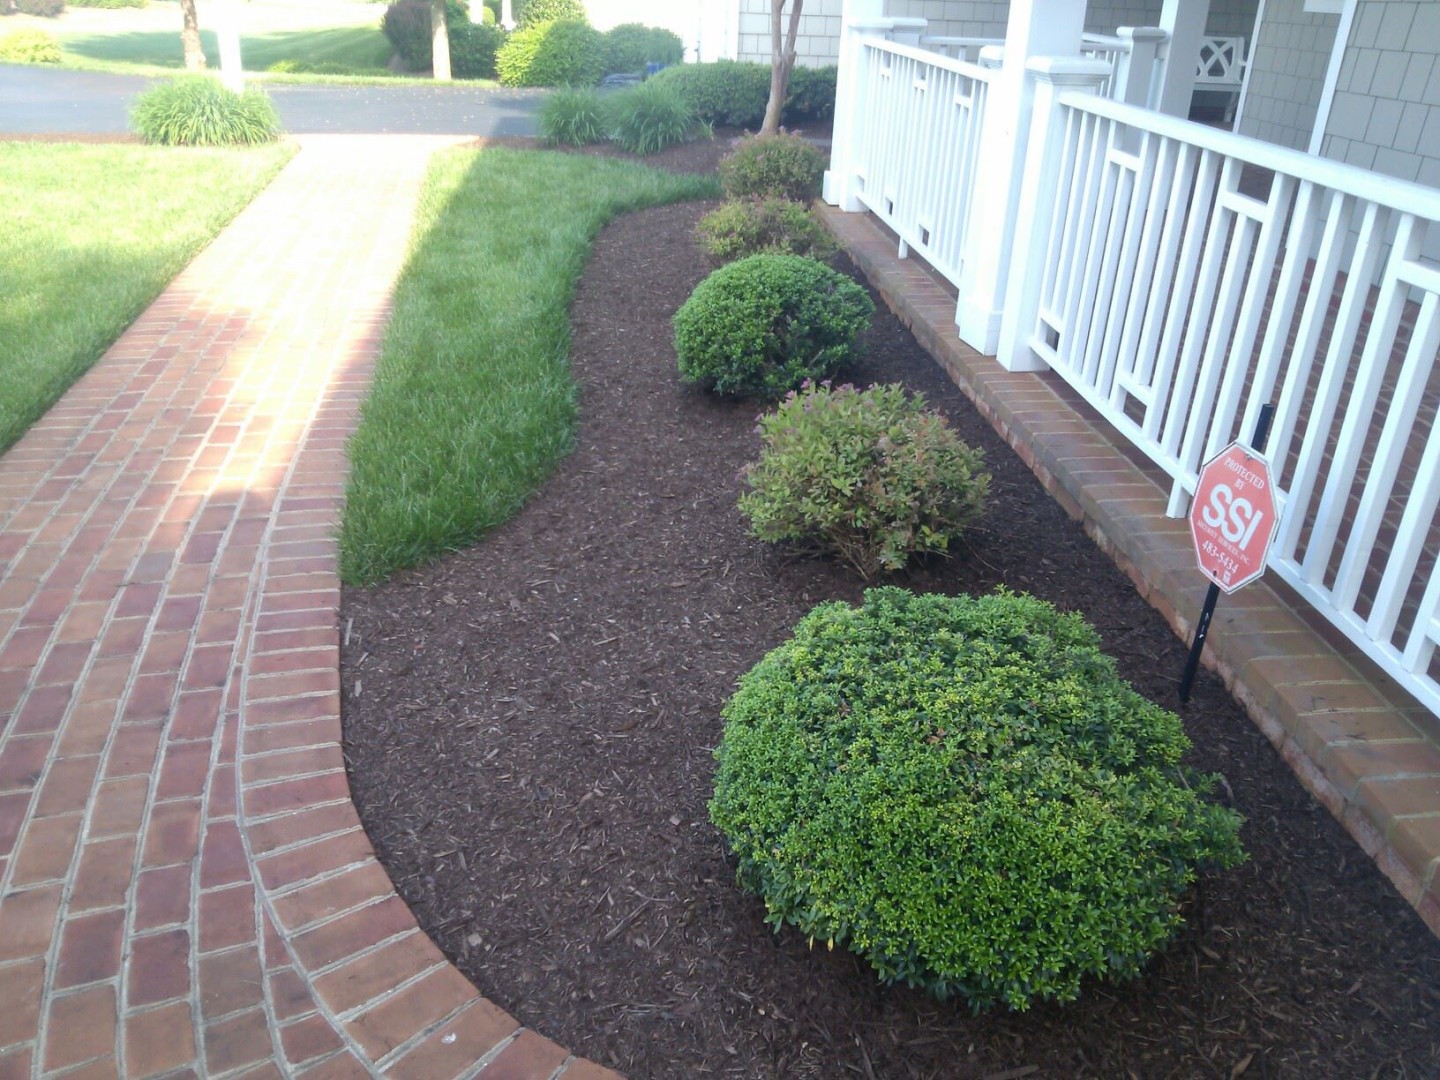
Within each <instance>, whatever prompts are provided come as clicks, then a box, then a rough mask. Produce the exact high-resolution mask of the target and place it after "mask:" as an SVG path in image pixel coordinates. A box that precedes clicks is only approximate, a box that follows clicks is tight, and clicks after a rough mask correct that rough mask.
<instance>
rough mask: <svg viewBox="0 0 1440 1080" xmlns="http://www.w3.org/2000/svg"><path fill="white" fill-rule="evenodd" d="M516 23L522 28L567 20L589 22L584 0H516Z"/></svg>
mask: <svg viewBox="0 0 1440 1080" xmlns="http://www.w3.org/2000/svg"><path fill="white" fill-rule="evenodd" d="M513 6H514V9H515V12H514V13H515V25H516V26H518V27H520V28H521V29H522V30H523V29H524V28H526V27H528V26H538V25H540V24H541V23H547V22H557V21H560V20H567V21H572V22H588V21H589V17H588V16H587V15H586V13H585V2H584V0H516V2H515V4H514V5H513Z"/></svg>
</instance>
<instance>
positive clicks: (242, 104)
mask: <svg viewBox="0 0 1440 1080" xmlns="http://www.w3.org/2000/svg"><path fill="white" fill-rule="evenodd" d="M130 123H131V126H132V127H134V129H135V131H136V132H137V133H138V134H139V135H140V137H141V138H142V139H144V140H145V141H146V142H148V143H159V144H161V145H163V146H250V145H254V144H257V143H266V142H273V141H274V140H275V139H277V138H278V137H279V136H280V117H279V115H278V114H277V113H276V112H275V106H274V105H272V104H271V102H270V98H269V97H268V96H266V94H265V92H264V91H263V90H259V89H257V88H256V87H253V86H252V87H249V88H248V89H246V90H245V92H244V93H243V94H237V93H235V91H233V90H230V89H228V88H226V87H225V86H223V85H221V83H220V81H219V80H218V79H216V78H214V77H213V76H210V75H181V76H179V77H178V78H175V79H171V80H170V81H168V82H165V83H162V84H161V85H159V86H157V87H155V88H154V89H153V90H147V91H146V92H145V93H143V94H141V95H140V97H139V98H138V99H137V100H136V102H135V107H134V108H133V109H132V110H131V112H130Z"/></svg>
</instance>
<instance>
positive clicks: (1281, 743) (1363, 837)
mask: <svg viewBox="0 0 1440 1080" xmlns="http://www.w3.org/2000/svg"><path fill="white" fill-rule="evenodd" d="M821 213H822V216H823V218H824V220H825V222H826V224H827V225H828V226H829V228H830V229H831V231H832V232H833V233H834V234H835V236H836V237H837V238H838V239H839V241H840V242H841V244H842V245H843V246H844V247H845V248H846V249H847V250H848V251H849V253H850V255H851V257H852V258H853V259H854V260H855V262H856V264H857V265H858V266H859V267H860V268H861V269H862V270H863V271H864V273H865V274H866V275H867V276H868V277H869V279H870V280H871V282H872V283H873V284H874V286H875V287H876V289H878V290H879V292H880V293H881V295H882V296H883V297H884V299H885V301H886V303H887V304H888V305H889V306H890V307H891V308H892V309H893V310H894V311H895V312H896V313H897V315H899V317H900V318H901V319H902V320H903V321H904V322H905V323H906V324H907V325H908V326H909V327H910V328H911V330H912V331H913V332H914V334H915V336H916V339H917V340H919V341H920V342H921V344H922V345H923V346H924V347H925V348H926V349H927V351H929V352H930V354H931V355H932V356H934V357H935V359H936V361H937V362H938V363H939V364H940V365H941V366H942V367H944V368H945V369H946V371H947V372H948V373H949V374H950V376H951V378H952V379H954V380H955V382H956V383H957V384H958V385H959V386H960V387H961V389H963V390H964V391H965V392H966V393H967V394H968V395H969V396H970V398H971V399H972V400H973V401H974V402H975V405H976V407H977V408H978V409H979V410H980V412H981V414H982V415H983V416H985V417H986V418H987V419H988V420H989V421H990V422H991V423H992V424H993V425H994V426H995V428H996V430H997V431H999V432H1000V434H1001V435H1002V436H1004V437H1005V438H1006V440H1007V441H1008V442H1009V443H1010V445H1011V446H1013V447H1014V448H1015V451H1016V452H1017V453H1018V454H1019V455H1020V457H1021V458H1022V459H1023V460H1024V461H1025V462H1026V463H1027V464H1028V465H1030V467H1031V468H1032V469H1033V470H1034V471H1035V473H1036V475H1037V476H1038V477H1039V478H1040V480H1041V482H1042V483H1044V485H1045V486H1046V488H1047V489H1048V490H1049V491H1050V493H1051V494H1052V495H1054V497H1055V498H1056V499H1058V500H1059V501H1060V503H1061V504H1062V505H1063V506H1064V507H1065V508H1066V510H1067V511H1068V512H1069V513H1070V514H1071V515H1072V516H1073V517H1075V518H1077V519H1080V520H1082V521H1083V522H1084V525H1085V528H1086V531H1087V532H1088V533H1089V534H1090V535H1091V536H1092V537H1093V538H1094V539H1095V541H1096V543H1097V544H1098V545H1099V546H1100V548H1101V549H1102V550H1103V551H1105V552H1106V553H1107V554H1109V555H1110V556H1111V557H1112V558H1113V559H1114V560H1115V562H1116V563H1117V564H1118V565H1119V566H1120V567H1121V569H1123V570H1124V571H1125V572H1126V573H1127V574H1129V576H1130V577H1131V579H1132V580H1133V581H1134V582H1135V585H1136V588H1138V589H1139V590H1140V592H1141V593H1142V595H1144V596H1145V598H1146V599H1147V600H1148V601H1149V602H1150V603H1151V604H1152V605H1153V606H1154V607H1155V608H1156V609H1157V610H1158V611H1160V612H1161V613H1162V614H1163V615H1164V616H1165V617H1166V619H1168V620H1169V622H1170V624H1171V625H1172V626H1173V627H1174V628H1175V630H1176V632H1177V633H1178V634H1180V635H1181V636H1183V637H1186V638H1188V637H1189V636H1190V634H1191V632H1192V630H1193V627H1194V625H1195V621H1196V619H1197V618H1198V616H1199V612H1200V608H1201V605H1202V604H1203V602H1204V597H1205V591H1206V582H1205V580H1204V578H1203V577H1201V575H1200V573H1199V571H1198V570H1197V569H1196V568H1195V557H1194V551H1193V547H1192V544H1191V541H1190V535H1189V528H1188V525H1187V524H1186V522H1185V521H1184V520H1180V519H1175V518H1168V517H1166V516H1165V511H1166V506H1167V503H1168V501H1169V488H1170V483H1171V482H1170V478H1169V477H1168V476H1166V475H1165V474H1164V473H1163V472H1162V471H1161V470H1160V469H1158V468H1157V467H1155V466H1152V465H1150V464H1149V463H1148V462H1146V461H1145V460H1144V459H1143V458H1141V457H1140V455H1139V454H1138V453H1137V452H1136V451H1135V450H1134V449H1132V448H1130V447H1129V445H1128V443H1126V442H1125V440H1124V439H1123V437H1121V436H1120V435H1119V434H1118V433H1117V432H1116V431H1115V430H1114V429H1113V428H1112V427H1111V426H1110V425H1109V424H1108V423H1107V422H1106V421H1105V420H1103V419H1102V418H1101V417H1100V416H1099V415H1098V414H1097V413H1096V412H1094V410H1092V409H1090V408H1089V407H1088V406H1087V405H1086V404H1085V403H1084V402H1083V401H1081V400H1080V398H1079V396H1078V395H1077V394H1075V393H1074V392H1073V391H1072V390H1071V389H1070V388H1069V387H1068V386H1067V385H1066V384H1065V383H1064V382H1063V381H1062V380H1061V379H1060V378H1059V377H1058V376H1055V375H1052V374H1050V373H1043V374H1033V373H1012V372H1007V371H1005V370H1004V369H1003V368H1001V366H1000V365H999V364H998V363H997V362H996V361H995V360H994V358H992V357H986V356H981V355H979V354H978V353H976V352H975V351H974V350H972V349H970V348H969V347H968V346H966V345H965V344H964V343H962V342H961V341H960V339H959V337H958V335H957V333H956V330H955V322H954V318H955V299H954V295H953V292H952V290H951V289H950V287H949V286H948V285H947V284H946V283H945V282H944V280H943V279H942V278H941V277H940V276H939V275H937V274H935V273H933V272H932V271H930V270H928V268H927V267H926V266H925V265H924V264H923V263H921V262H920V261H918V260H914V259H905V260H902V259H899V258H898V257H897V256H896V243H895V239H894V237H893V234H891V233H890V232H889V231H888V230H886V229H885V227H884V226H883V225H881V224H880V223H879V222H878V221H877V220H876V219H875V218H873V217H872V216H871V215H868V214H847V213H842V212H840V211H839V210H837V209H835V208H834V207H829V206H823V207H821ZM1204 660H1205V663H1206V665H1207V666H1209V667H1210V668H1212V669H1214V670H1216V671H1217V672H1218V673H1219V674H1220V675H1221V676H1222V677H1223V678H1224V680H1225V682H1226V685H1227V686H1229V687H1230V688H1231V690H1232V692H1233V693H1234V694H1235V696H1236V698H1237V699H1238V700H1239V701H1240V702H1241V703H1242V704H1243V705H1244V706H1245V708H1246V710H1247V711H1248V712H1249V714H1250V716H1251V717H1252V718H1253V719H1254V721H1255V723H1256V724H1257V725H1258V726H1259V727H1260V728H1261V730H1262V731H1263V732H1264V733H1265V735H1266V736H1267V737H1268V738H1269V739H1270V741H1271V743H1272V744H1273V745H1274V746H1275V748H1276V749H1277V750H1278V751H1279V753H1280V754H1281V756H1282V757H1284V759H1285V760H1286V762H1287V763H1289V764H1290V766H1291V767H1292V768H1293V769H1294V770H1295V772H1296V773H1297V775H1298V776H1299V777H1300V779H1301V781H1302V782H1303V783H1304V784H1305V786H1306V787H1307V788H1309V789H1310V791H1312V792H1313V793H1314V794H1315V796H1316V798H1318V799H1319V800H1320V801H1321V802H1322V803H1323V804H1324V805H1325V806H1326V807H1328V808H1329V810H1330V811H1331V813H1333V814H1334V815H1335V817H1336V818H1337V819H1339V820H1340V822H1341V823H1342V824H1343V825H1344V826H1345V827H1346V829H1347V830H1348V831H1349V832H1350V834H1351V835H1352V836H1353V837H1354V838H1355V840H1356V841H1357V842H1358V843H1359V844H1360V846H1361V847H1362V848H1363V849H1364V850H1365V852H1366V853H1367V854H1368V855H1370V857H1371V858H1373V859H1374V860H1375V862H1376V863H1377V864H1378V865H1379V867H1380V869H1381V870H1382V871H1383V872H1384V873H1385V874H1386V875H1387V876H1388V877H1389V878H1390V880H1391V881H1392V882H1393V883H1394V885H1395V887H1396V888H1397V889H1398V890H1399V891H1400V893H1401V895H1402V896H1404V898H1405V899H1406V900H1407V901H1408V902H1409V903H1410V904H1411V905H1412V906H1413V907H1414V908H1415V909H1416V911H1417V912H1418V913H1419V914H1420V917H1421V918H1422V919H1423V920H1424V921H1425V923H1426V925H1428V926H1429V927H1430V929H1431V930H1432V931H1434V932H1435V933H1436V934H1437V935H1440V719H1437V717H1436V716H1435V715H1434V714H1433V713H1431V712H1430V711H1429V710H1428V709H1426V708H1424V707H1423V706H1421V705H1420V704H1419V703H1418V702H1417V701H1416V700H1415V699H1414V698H1413V697H1412V696H1411V695H1410V694H1408V693H1407V692H1406V691H1405V690H1403V689H1402V688H1400V687H1399V686H1398V685H1397V684H1396V683H1395V681H1394V680H1393V679H1391V678H1390V677H1389V676H1387V675H1385V674H1384V673H1383V672H1382V671H1381V670H1380V669H1379V668H1378V667H1377V666H1376V665H1375V664H1374V663H1373V662H1372V661H1371V660H1370V659H1369V658H1368V657H1366V656H1365V655H1364V654H1363V653H1361V652H1360V650H1359V649H1358V648H1357V647H1356V646H1354V645H1352V644H1351V643H1350V642H1349V641H1348V640H1347V639H1345V638H1344V637H1343V636H1342V635H1341V634H1339V633H1338V632H1337V631H1336V630H1335V629H1334V628H1333V627H1332V626H1331V625H1330V624H1329V623H1328V622H1327V621H1326V620H1325V619H1324V617H1323V616H1321V615H1319V614H1318V613H1316V612H1315V611H1314V609H1313V608H1312V607H1311V606H1310V605H1309V604H1307V603H1306V602H1305V601H1303V600H1302V599H1300V597H1299V596H1297V595H1296V594H1295V593H1294V592H1293V591H1292V590H1291V589H1290V588H1288V587H1287V586H1286V585H1285V584H1284V583H1282V582H1280V581H1279V580H1278V579H1277V578H1276V577H1275V576H1274V575H1273V574H1272V575H1269V576H1267V578H1266V579H1265V580H1263V581H1261V582H1258V583H1256V584H1254V585H1251V586H1249V587H1248V588H1246V589H1244V590H1243V591H1241V592H1238V593H1236V594H1234V595H1232V596H1229V597H1226V598H1225V599H1224V601H1223V603H1222V604H1221V605H1220V606H1219V608H1218V609H1217V611H1216V614H1215V618H1214V622H1213V623H1212V626H1211V633H1210V638H1209V641H1208V644H1207V648H1206V651H1205V657H1204Z"/></svg>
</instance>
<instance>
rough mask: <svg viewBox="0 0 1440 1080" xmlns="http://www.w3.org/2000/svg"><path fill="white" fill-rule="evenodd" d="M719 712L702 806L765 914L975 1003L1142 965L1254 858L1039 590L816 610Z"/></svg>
mask: <svg viewBox="0 0 1440 1080" xmlns="http://www.w3.org/2000/svg"><path fill="white" fill-rule="evenodd" d="M724 717H725V729H724V735H723V737H722V740H721V742H720V745H719V747H718V749H717V751H716V757H717V759H718V761H719V768H718V771H717V774H716V779H715V796H714V799H713V800H712V802H711V804H710V816H711V818H712V820H713V821H714V823H715V824H716V825H717V826H718V827H719V829H720V830H721V832H722V833H723V834H724V835H725V837H726V839H727V841H728V842H729V845H730V847H731V849H732V851H733V852H734V854H735V857H736V858H737V860H738V864H739V880H740V882H741V884H742V885H743V886H744V887H745V888H746V889H748V890H750V891H752V892H755V893H756V894H758V895H759V896H760V898H761V899H763V900H764V902H765V909H766V913H767V914H766V918H767V921H768V922H769V923H770V924H771V925H772V926H774V927H775V928H776V929H777V930H778V929H779V928H780V927H781V926H782V925H784V924H787V923H788V924H790V925H793V926H795V927H797V928H798V929H799V930H800V932H801V933H802V934H804V935H805V936H807V937H808V938H810V939H811V942H812V943H813V942H815V941H821V942H824V943H826V944H828V945H831V946H837V945H838V946H841V947H843V948H847V949H850V950H852V951H854V952H855V953H857V954H858V955H859V956H861V957H863V958H864V959H865V960H866V961H867V962H868V963H869V964H870V965H871V966H872V967H873V968H874V969H875V971H876V972H877V973H878V974H879V976H880V978H881V979H882V980H883V981H885V982H887V983H893V982H903V983H906V984H909V985H911V986H915V987H919V988H922V989H924V990H926V991H928V992H929V993H930V994H932V995H934V996H935V997H937V998H949V997H954V996H959V997H961V998H964V999H965V1000H967V1001H969V1002H970V1004H971V1005H972V1006H973V1007H974V1008H975V1009H976V1010H980V1009H985V1008H989V1007H991V1006H995V1005H1002V1004H1003V1005H1007V1006H1009V1007H1010V1008H1012V1009H1024V1008H1026V1007H1027V1006H1028V1005H1029V1004H1030V1003H1031V1002H1032V1001H1034V1000H1036V999H1055V1000H1059V1001H1068V1000H1071V999H1073V998H1075V997H1076V996H1077V995H1078V994H1079V992H1080V985H1081V980H1082V979H1083V978H1084V977H1086V976H1089V975H1096V976H1110V977H1126V976H1131V975H1134V974H1135V973H1136V972H1138V971H1139V970H1140V968H1141V967H1142V965H1144V963H1145V961H1146V958H1147V957H1149V956H1150V955H1151V954H1152V953H1153V952H1154V951H1155V950H1156V949H1157V948H1158V947H1159V946H1161V945H1162V944H1163V943H1164V942H1165V941H1166V940H1167V939H1168V938H1169V937H1170V936H1171V935H1172V934H1173V932H1174V930H1175V928H1176V926H1177V925H1178V924H1179V922H1180V913H1179V908H1180V902H1181V899H1182V897H1183V896H1184V894H1185V892H1186V890H1187V889H1188V888H1189V887H1190V885H1191V883H1192V882H1193V881H1194V880H1195V875H1196V872H1197V869H1198V868H1201V867H1206V866H1211V865H1213V866H1220V867H1228V866H1232V865H1235V864H1236V863H1238V862H1240V861H1241V860H1242V859H1243V858H1244V853H1243V851H1242V850H1241V847H1240V843H1239V837H1238V833H1239V826H1240V821H1241V819H1240V817H1239V815H1237V814H1235V813H1234V812H1233V811H1231V810H1228V809H1225V808H1223V807H1221V806H1218V805H1216V804H1214V803H1212V802H1210V801H1208V800H1207V799H1206V798H1204V796H1205V795H1206V794H1207V793H1209V792H1210V791H1211V790H1212V787H1213V785H1214V783H1215V778H1214V777H1209V776H1200V775H1196V774H1195V773H1193V772H1191V771H1190V770H1188V769H1187V768H1185V767H1184V766H1182V765H1181V764H1180V759H1181V757H1182V755H1183V754H1184V753H1185V751H1186V749H1187V748H1188V746H1189V743H1188V740H1187V739H1186V737H1185V734H1184V732H1183V730H1182V729H1181V726H1180V721H1179V719H1178V718H1177V717H1176V716H1175V715H1174V714H1173V713H1170V712H1167V711H1166V710H1164V709H1162V708H1160V707H1159V706H1157V705H1154V704H1152V703H1150V702H1149V701H1147V700H1145V699H1144V698H1142V697H1141V696H1140V695H1139V694H1138V693H1136V692H1135V691H1134V690H1133V689H1132V688H1131V687H1130V686H1129V685H1128V684H1127V683H1126V682H1125V681H1124V680H1122V679H1121V678H1120V677H1119V676H1118V675H1117V674H1116V671H1115V665H1114V663H1113V661H1112V660H1111V659H1110V658H1109V657H1107V656H1106V655H1104V654H1103V653H1102V652H1101V651H1100V645H1099V638H1098V636H1097V634H1096V633H1095V631H1094V630H1093V629H1092V628H1091V627H1090V626H1089V625H1088V624H1086V623H1085V622H1084V621H1083V620H1082V619H1081V618H1080V617H1079V616H1077V615H1073V614H1072V615H1065V614H1061V613H1060V612H1058V611H1056V610H1055V609H1054V608H1053V607H1051V606H1050V605H1049V604H1046V603H1044V602H1042V601H1039V600H1035V599H1032V598H1030V597H1026V596H1017V595H1014V594H1010V593H1005V592H1003V591H1002V592H999V593H996V594H993V595H990V596H985V597H979V598H974V597H944V596H916V595H912V594H911V593H908V592H906V591H904V590H902V589H895V588H885V589H873V590H870V591H868V592H866V594H865V598H864V602H863V604H862V605H861V606H860V607H858V608H856V607H851V606H849V605H847V604H844V603H839V602H836V603H828V604H822V605H821V606H819V607H817V608H815V609H814V610H813V611H812V612H811V613H810V614H809V615H807V616H806V617H805V618H804V619H803V620H801V622H800V623H799V624H798V625H797V626H796V628H795V635H794V637H793V639H792V640H790V641H788V642H786V643H785V644H783V645H781V646H780V647H779V648H777V649H775V650H774V651H773V652H771V653H770V654H769V655H768V656H766V657H765V658H764V659H763V660H762V661H761V662H760V663H759V664H757V665H756V666H755V667H754V668H753V669H752V670H751V671H750V672H749V673H748V674H746V675H745V676H744V677H743V678H742V679H741V681H740V687H739V689H738V691H737V692H736V694H735V695H734V697H733V698H731V700H730V702H729V704H728V705H727V706H726V708H725V710H724Z"/></svg>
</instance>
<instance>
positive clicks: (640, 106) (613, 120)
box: [610, 83, 697, 154]
mask: <svg viewBox="0 0 1440 1080" xmlns="http://www.w3.org/2000/svg"><path fill="white" fill-rule="evenodd" d="M696 126H697V125H696V123H695V117H694V115H693V114H692V113H691V112H690V106H689V104H688V103H687V102H686V101H685V99H684V98H683V97H681V96H680V95H679V94H677V93H676V92H675V91H674V89H672V88H670V87H667V86H659V85H656V84H654V83H642V84H641V85H639V86H634V87H631V88H630V89H628V90H622V91H620V92H619V93H618V94H616V95H615V96H614V97H613V98H612V99H611V100H610V137H611V138H612V139H614V140H615V143H616V145H618V146H619V147H620V148H621V149H623V150H628V151H629V152H630V153H632V154H654V153H658V152H659V151H661V150H664V149H665V148H666V147H667V146H675V145H676V144H677V143H682V142H684V141H685V140H687V139H689V138H690V137H691V136H692V135H693V134H694V133H695V131H696Z"/></svg>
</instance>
